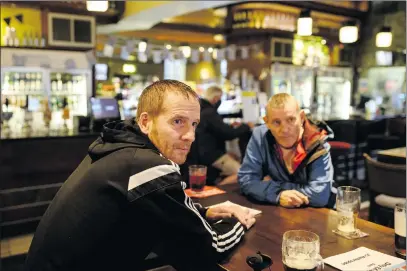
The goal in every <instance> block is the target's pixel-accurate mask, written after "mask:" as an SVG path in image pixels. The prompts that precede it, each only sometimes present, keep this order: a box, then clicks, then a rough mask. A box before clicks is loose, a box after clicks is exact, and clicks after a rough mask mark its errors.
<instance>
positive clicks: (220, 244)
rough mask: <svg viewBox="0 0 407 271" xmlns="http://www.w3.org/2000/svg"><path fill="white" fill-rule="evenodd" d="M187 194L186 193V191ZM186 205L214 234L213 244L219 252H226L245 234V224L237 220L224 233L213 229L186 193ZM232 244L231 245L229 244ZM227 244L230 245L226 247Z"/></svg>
mask: <svg viewBox="0 0 407 271" xmlns="http://www.w3.org/2000/svg"><path fill="white" fill-rule="evenodd" d="M184 194H185V193H184ZM184 203H185V206H187V207H188V208H189V209H190V210H191V211H192V212H194V213H195V214H196V215H197V216H198V217H199V219H200V220H201V222H202V224H203V226H204V227H205V228H206V230H207V231H208V232H209V233H210V234H211V235H212V241H213V242H212V246H213V247H214V248H215V249H216V251H217V252H225V251H226V250H228V249H230V248H232V247H233V246H234V245H235V244H237V243H238V242H239V241H240V239H241V238H242V236H243V234H244V230H243V225H242V224H241V223H240V222H237V223H236V225H235V226H234V227H233V228H232V229H231V230H230V231H229V232H227V233H224V234H223V235H217V234H216V232H215V231H213V230H212V228H211V226H210V225H209V223H208V222H207V221H206V220H205V219H204V218H203V217H202V216H201V215H200V214H199V212H198V210H197V209H196V208H195V206H194V204H193V203H192V200H191V198H190V197H188V196H187V195H186V194H185V200H184ZM228 244H230V245H228ZM225 245H228V246H226V247H225Z"/></svg>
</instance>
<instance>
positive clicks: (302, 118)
mask: <svg viewBox="0 0 407 271" xmlns="http://www.w3.org/2000/svg"><path fill="white" fill-rule="evenodd" d="M300 118H301V124H302V126H304V125H305V119H306V116H305V112H304V110H300Z"/></svg>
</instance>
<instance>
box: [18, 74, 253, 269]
mask: <svg viewBox="0 0 407 271" xmlns="http://www.w3.org/2000/svg"><path fill="white" fill-rule="evenodd" d="M199 110H200V109H199V103H198V97H197V95H196V94H195V92H194V91H193V90H192V89H191V88H190V87H188V86H187V85H185V84H183V83H181V82H178V81H173V80H163V81H158V82H155V83H153V84H152V85H150V86H149V87H147V88H146V89H145V90H144V91H143V93H142V95H141V96H140V99H139V104H138V109H137V116H136V121H134V120H132V121H125V122H116V123H108V124H107V125H105V127H104V130H103V132H102V134H101V136H100V137H99V138H98V139H97V140H96V141H95V142H94V143H93V144H92V145H91V146H90V148H89V154H88V155H87V156H86V157H85V159H84V160H83V161H82V163H81V164H80V165H79V166H78V168H77V169H76V170H75V171H74V172H73V173H72V175H71V176H70V177H69V178H68V180H67V181H66V182H65V183H64V185H63V186H62V188H61V189H60V190H59V191H58V193H57V195H56V196H55V198H54V200H53V202H52V203H51V205H50V206H49V208H48V210H47V211H46V213H45V214H44V216H43V218H42V220H41V222H40V224H39V226H38V228H37V231H36V233H35V236H34V239H33V241H32V244H31V247H30V250H29V253H28V256H27V260H26V270H29V271H51V270H58V271H62V270H64V271H65V270H67V271H68V270H69V271H71V270H132V271H134V270H142V264H143V261H144V259H145V258H146V256H147V255H148V254H149V253H150V252H152V251H154V249H155V247H157V246H160V247H161V250H160V253H159V256H160V257H162V258H164V259H166V260H167V261H168V263H169V264H171V265H172V266H173V267H175V268H176V269H177V270H188V271H189V270H205V271H208V270H209V271H210V270H217V269H218V268H219V266H218V265H217V264H216V263H217V262H218V261H219V260H221V259H222V257H225V256H226V255H227V254H228V253H229V252H230V251H231V249H232V248H234V247H235V246H236V245H237V244H238V243H239V241H240V240H241V239H242V236H243V234H244V231H245V229H247V228H249V227H250V226H251V225H253V223H254V221H255V220H254V218H253V217H250V216H249V215H248V214H247V213H244V212H243V211H242V210H241V209H238V208H234V209H233V208H224V207H223V208H219V207H218V208H216V207H214V208H209V209H205V208H202V207H200V206H196V205H195V204H194V203H193V202H192V201H191V199H190V198H189V197H188V196H186V194H185V193H184V191H183V189H184V188H185V187H186V184H185V183H183V182H182V181H181V177H180V173H179V166H178V164H182V163H184V161H185V159H186V156H187V154H188V151H189V148H190V146H191V144H192V142H193V141H194V139H195V128H196V126H197V125H198V123H199V120H200V114H199ZM215 221H216V223H215Z"/></svg>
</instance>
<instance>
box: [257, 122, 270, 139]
mask: <svg viewBox="0 0 407 271" xmlns="http://www.w3.org/2000/svg"><path fill="white" fill-rule="evenodd" d="M268 131H269V129H268V128H267V126H266V125H265V124H262V125H260V126H257V127H256V128H254V129H253V137H255V138H256V139H258V140H261V139H262V138H263V137H264V136H266V134H267V132H268Z"/></svg>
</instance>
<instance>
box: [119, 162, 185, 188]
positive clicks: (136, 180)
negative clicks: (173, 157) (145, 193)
mask: <svg viewBox="0 0 407 271" xmlns="http://www.w3.org/2000/svg"><path fill="white" fill-rule="evenodd" d="M173 172H178V171H177V168H176V167H174V166H173V165H160V166H156V167H152V168H149V169H146V170H144V171H142V172H139V173H137V174H134V175H133V176H131V177H130V179H129V185H128V187H127V191H130V190H132V189H133V188H136V187H138V186H140V185H142V184H145V183H147V182H149V181H151V180H154V179H157V178H159V177H162V176H164V175H167V174H170V173H173Z"/></svg>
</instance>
